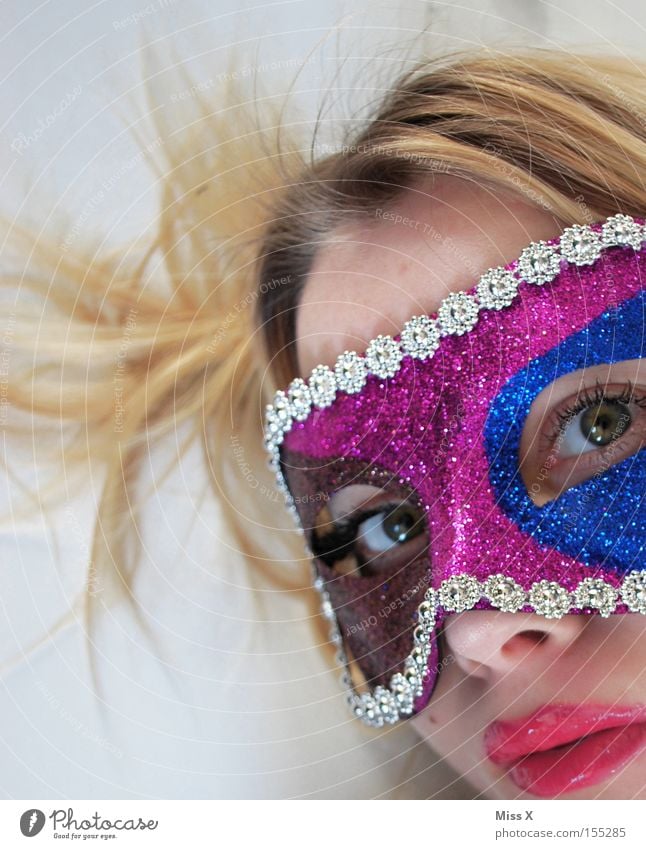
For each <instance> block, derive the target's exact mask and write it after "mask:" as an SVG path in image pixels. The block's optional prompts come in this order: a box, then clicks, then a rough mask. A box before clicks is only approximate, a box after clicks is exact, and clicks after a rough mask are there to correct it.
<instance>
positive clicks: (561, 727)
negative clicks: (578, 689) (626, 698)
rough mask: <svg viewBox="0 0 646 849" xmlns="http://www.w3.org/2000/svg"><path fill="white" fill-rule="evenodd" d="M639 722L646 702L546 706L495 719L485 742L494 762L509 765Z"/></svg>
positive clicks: (645, 711)
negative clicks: (601, 732)
mask: <svg viewBox="0 0 646 849" xmlns="http://www.w3.org/2000/svg"><path fill="white" fill-rule="evenodd" d="M639 722H646V705H592V704H583V705H567V704H552V705H545V706H543V707H541V708H538V710H536V711H534V713H532V714H529V715H528V716H525V717H521V718H519V719H505V720H497V721H496V722H492V723H491V724H490V725H488V726H487V728H486V729H485V734H484V745H485V749H486V751H487V756H488V758H489V759H490V760H491V761H493V763H496V764H502V765H506V764H510V763H512V762H513V761H516V760H518V759H519V758H522V757H524V756H526V755H530V754H532V753H533V752H543V751H545V750H546V749H552V748H554V747H555V746H562V745H563V744H565V743H572V742H574V740H578V739H580V738H581V737H585V736H587V735H588V734H594V733H595V732H597V731H604V730H605V729H607V728H618V727H620V726H622V725H630V724H632V723H639Z"/></svg>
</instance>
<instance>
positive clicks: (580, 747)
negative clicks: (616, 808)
mask: <svg viewBox="0 0 646 849" xmlns="http://www.w3.org/2000/svg"><path fill="white" fill-rule="evenodd" d="M484 745H485V750H486V752H487V757H488V758H489V760H490V761H491V762H492V763H494V764H496V765H498V766H503V767H505V768H506V769H507V771H508V776H509V778H510V779H511V780H512V781H513V782H514V783H515V784H516V785H517V786H518V787H520V788H521V789H522V790H527V791H529V792H531V793H533V794H534V795H537V796H544V797H554V796H557V795H559V794H560V793H565V792H569V791H573V790H577V789H579V788H581V787H587V786H590V785H592V784H597V783H598V782H600V781H602V780H604V779H605V778H608V777H609V776H611V775H613V774H614V773H616V772H617V771H618V770H619V769H621V768H622V767H623V766H624V765H625V764H626V763H627V762H628V761H629V760H630V759H631V758H633V757H634V756H636V755H637V754H638V753H639V752H640V751H641V750H643V748H644V747H645V746H646V706H645V705H623V706H622V705H598V704H594V705H593V704H584V705H566V704H553V705H545V706H544V707H541V708H539V709H538V710H536V711H535V712H534V713H532V714H530V715H528V716H526V717H521V718H520V719H509V720H499V721H496V722H492V723H491V724H490V725H489V726H487V728H486V730H485V734H484Z"/></svg>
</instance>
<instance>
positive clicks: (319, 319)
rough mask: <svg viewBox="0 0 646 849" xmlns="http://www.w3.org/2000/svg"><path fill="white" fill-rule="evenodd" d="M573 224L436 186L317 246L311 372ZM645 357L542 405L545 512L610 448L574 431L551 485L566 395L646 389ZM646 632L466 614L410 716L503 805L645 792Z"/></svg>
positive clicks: (354, 492) (307, 308)
mask: <svg viewBox="0 0 646 849" xmlns="http://www.w3.org/2000/svg"><path fill="white" fill-rule="evenodd" d="M563 227H564V224H563V223H562V222H559V221H557V220H556V219H555V218H554V216H553V215H552V214H551V213H549V212H547V211H546V210H542V209H539V208H537V207H535V206H532V205H531V204H529V203H525V202H523V201H522V200H519V199H518V198H516V197H510V196H508V195H502V194H493V193H492V192H491V191H490V190H488V189H486V188H482V187H478V186H477V185H475V184H473V183H470V182H467V181H465V180H461V179H458V178H455V177H447V176H437V177H436V178H435V179H434V180H433V181H432V182H428V183H421V184H420V185H419V187H417V189H416V190H415V191H408V192H406V193H404V194H402V195H401V196H400V198H399V199H398V200H397V201H393V202H391V203H389V204H388V205H385V206H384V207H383V208H382V209H380V210H378V211H377V214H376V215H375V218H374V220H373V221H371V222H370V224H368V225H366V224H365V223H363V224H354V225H346V226H344V227H343V228H339V229H338V230H337V231H336V232H335V233H334V234H333V237H332V239H331V240H330V243H329V244H327V245H326V246H325V247H323V248H321V249H320V250H319V251H318V254H317V256H316V259H315V261H314V264H313V267H312V269H311V273H310V275H309V277H308V281H307V283H306V285H305V288H304V291H303V295H302V299H301V302H300V305H299V312H298V318H297V327H296V331H297V340H298V357H299V370H300V373H301V375H302V376H303V377H307V375H309V373H310V371H311V370H312V369H313V368H314V367H315V366H316V365H318V364H326V365H329V366H331V367H333V366H334V363H335V360H336V358H337V356H338V355H339V354H340V353H341V352H343V351H344V350H355V351H363V350H365V348H366V346H367V345H368V343H369V342H370V340H371V339H374V338H375V337H376V336H377V335H378V334H381V333H383V334H392V335H394V334H396V333H399V332H400V330H401V328H402V326H403V325H404V323H405V322H406V321H407V319H409V318H410V317H411V316H413V315H419V314H430V313H433V312H435V311H436V310H437V307H438V305H439V303H440V301H441V300H442V299H443V298H444V297H445V296H446V295H447V294H448V293H449V292H451V291H464V290H466V289H468V288H470V287H471V286H473V284H474V282H475V281H477V279H478V277H479V275H480V274H481V273H482V272H484V271H485V270H486V269H488V268H490V267H494V266H498V265H504V264H506V263H508V262H510V261H512V260H513V259H515V258H516V257H517V256H518V255H519V253H520V252H521V250H522V249H523V248H524V247H525V246H526V245H528V244H529V243H530V242H535V241H538V240H540V239H546V240H547V239H552V238H554V237H557V236H558V235H559V234H560V233H561V231H562V229H563ZM644 362H645V361H644V360H643V359H627V360H622V361H616V362H612V363H611V364H605V365H595V366H591V367H590V368H586V369H582V370H581V369H580V370H577V371H573V372H571V373H568V374H563V375H562V376H561V377H560V378H559V379H558V380H556V381H554V383H552V384H551V385H550V386H547V387H545V389H543V391H541V392H540V393H539V394H538V395H537V396H536V398H535V399H534V401H533V403H532V406H531V409H530V412H529V415H528V416H527V419H526V422H525V426H524V429H523V433H522V438H521V441H520V451H519V455H520V456H519V459H520V468H521V471H522V476H523V480H524V481H525V483H526V485H527V491H528V492H531V493H532V496H531V497H532V500H533V501H534V502H535V503H536V504H537V505H541V504H544V503H546V502H549V501H550V500H552V499H554V498H556V497H557V496H558V495H559V494H560V493H562V492H563V491H564V490H566V489H567V488H569V487H572V486H574V485H576V483H577V482H579V481H581V480H583V479H584V478H585V477H586V476H588V477H589V476H590V475H591V474H593V473H594V468H595V463H596V464H597V465H599V464H600V463H601V462H602V458H603V455H602V453H601V450H598V451H595V450H593V451H590V450H586V451H585V453H583V454H581V453H580V452H581V448H580V447H579V448H578V449H577V442H576V435H574V436H572V435H570V437H569V439H570V440H572V439H573V440H574V442H573V444H572V445H571V446H570V448H571V453H572V455H574V454H575V453H577V454H579V456H578V458H577V459H576V461H575V460H572V462H571V463H570V464H569V465H568V463H567V462H565V463H563V462H561V463H559V464H557V465H556V466H555V467H554V469H555V472H554V473H553V474H551V475H547V476H546V474H545V468H546V465H545V457H544V455H543V453H542V452H543V448H542V447H541V445H542V441H541V438H540V435H541V431H542V429H543V428H544V423H545V421H547V420H549V418H550V416H552V415H553V413H554V410H556V409H558V407H559V405H561V404H562V403H563V400H564V399H566V398H571V397H572V396H573V395H575V396H576V395H577V394H578V393H580V392H581V391H582V390H586V389H587V390H588V391H591V390H594V387H595V384H596V383H597V382H598V381H601V382H602V383H603V384H604V385H609V384H616V385H618V386H619V385H622V386H623V385H625V384H626V383H627V382H628V381H630V382H632V383H633V384H634V385H635V387H636V388H639V387H641V388H642V390H643V392H644V394H646V366H644V365H643V364H644ZM633 412H634V413H635V415H634V417H633V422H632V427H631V429H630V433H626V434H625V436H623V437H622V439H620V440H617V442H616V446H615V447H616V448H618V450H619V456H618V457H617V458H615V461H613V462H616V461H618V460H619V459H621V458H622V456H629V455H630V454H633V453H635V452H636V451H639V449H640V448H641V446H642V445H643V442H644V434H645V433H646V423H645V419H646V410H643V411H642V412H640V410H638V409H636V408H635V410H634V411H633ZM642 413H643V414H642ZM567 446H568V443H567V440H566V441H565V447H566V448H567ZM588 447H589V446H588ZM622 451H623V452H625V453H624V454H623V455H622V454H621V452H622ZM556 469H558V470H559V473H558V474H557V473H556ZM538 480H540V485H538V484H537V483H536V482H537V481H538ZM533 483H534V486H532V484H533ZM369 498H370V488H369V487H366V486H363V487H354V488H352V487H349V488H348V491H347V492H344V493H343V495H342V496H341V500H339V499H337V503H336V509H337V511H339V512H340V513H343V512H345V511H346V510H347V511H349V510H351V509H356V507H357V503H364V502H366V501H368V500H369ZM345 502H347V503H345ZM373 538H376V537H374V531H373ZM635 565H639V564H635ZM645 630H646V618H645V617H644V616H641V615H636V614H615V615H611V616H609V617H607V618H604V617H601V616H598V615H591V616H588V615H566V616H563V617H562V618H560V619H548V618H546V617H544V616H540V615H537V614H533V613H502V612H500V611H490V610H470V611H466V612H464V613H454V614H451V615H449V616H448V617H447V619H446V621H445V624H444V627H443V629H442V633H441V635H440V644H441V646H442V657H443V661H442V671H441V674H440V676H439V680H438V683H437V685H436V687H435V690H434V692H433V696H432V699H431V701H430V703H429V704H428V706H427V707H426V708H425V709H424V710H423V711H421V712H420V713H419V714H418V715H416V716H414V717H413V718H412V719H410V720H409V721H410V722H411V723H412V725H413V726H414V727H415V728H416V730H417V731H418V732H419V734H420V735H421V736H422V737H423V738H424V740H425V741H427V742H428V743H429V745H431V746H432V747H433V748H434V749H435V750H436V751H438V752H439V753H440V754H441V755H442V756H443V757H445V759H446V760H447V761H449V762H450V763H451V765H452V766H453V767H454V768H455V769H457V770H458V771H459V772H460V773H461V774H462V775H464V776H465V777H466V778H467V779H468V780H469V781H470V782H471V783H472V784H473V785H474V786H475V787H476V788H477V790H478V791H479V792H481V793H482V794H483V795H485V796H487V797H490V798H504V799H509V798H536V797H550V798H551V797H556V796H564V797H565V798H612V799H630V798H646V780H645V779H644V756H643V754H642V753H643V750H644V748H646V664H644V662H643V659H644V655H643V650H642V649H641V648H640V642H641V641H642V640H643V638H644V635H645ZM610 726H612V727H610ZM626 726H629V729H628V731H627V730H626ZM595 729H596V733H593V732H595ZM537 738H540V739H541V741H542V743H541V744H540V746H539V748H541V749H542V750H543V751H542V752H540V753H534V754H531V755H530V756H529V757H526V758H523V755H525V754H527V752H528V751H529V749H530V748H531V750H532V751H535V750H536V745H535V743H534V742H533V741H535V740H536V739H537ZM642 738H643V739H644V745H642V742H641V741H642ZM577 740H578V742H575V741H577Z"/></svg>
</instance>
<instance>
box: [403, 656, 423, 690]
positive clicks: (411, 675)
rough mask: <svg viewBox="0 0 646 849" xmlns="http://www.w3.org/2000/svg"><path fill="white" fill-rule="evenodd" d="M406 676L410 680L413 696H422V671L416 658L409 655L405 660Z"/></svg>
mask: <svg viewBox="0 0 646 849" xmlns="http://www.w3.org/2000/svg"><path fill="white" fill-rule="evenodd" d="M404 678H405V679H406V681H407V682H408V684H409V686H410V688H411V690H412V692H413V696H414V697H416V696H421V695H422V692H423V686H422V673H421V672H420V670H419V667H418V665H417V663H416V662H415V660H414V659H413V658H412V657H411V656H410V655H409V656H408V657H407V658H406V660H405V661H404Z"/></svg>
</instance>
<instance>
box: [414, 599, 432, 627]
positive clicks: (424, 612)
mask: <svg viewBox="0 0 646 849" xmlns="http://www.w3.org/2000/svg"><path fill="white" fill-rule="evenodd" d="M417 621H418V622H419V623H420V625H422V626H423V627H425V628H432V627H433V625H434V624H435V605H434V604H433V603H431V602H430V601H427V600H426V599H424V601H423V602H421V603H420V604H419V606H418V608H417Z"/></svg>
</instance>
